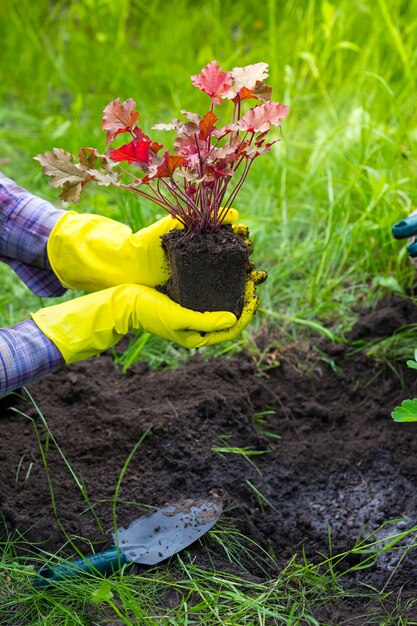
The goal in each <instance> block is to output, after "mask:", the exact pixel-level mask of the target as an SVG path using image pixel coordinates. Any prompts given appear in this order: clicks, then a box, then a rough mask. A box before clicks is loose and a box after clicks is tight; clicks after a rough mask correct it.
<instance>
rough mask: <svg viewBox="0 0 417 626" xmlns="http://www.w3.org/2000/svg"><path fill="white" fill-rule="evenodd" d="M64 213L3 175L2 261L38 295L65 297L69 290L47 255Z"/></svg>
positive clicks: (0, 203) (0, 196)
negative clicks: (52, 235) (54, 232)
mask: <svg viewBox="0 0 417 626" xmlns="http://www.w3.org/2000/svg"><path fill="white" fill-rule="evenodd" d="M63 213H64V211H61V210H59V209H56V208H55V207H54V206H52V204H51V203H50V202H47V201H46V200H42V199H41V198H38V197H36V196H34V195H32V194H31V193H29V192H28V191H26V190H25V189H22V188H21V187H19V186H18V185H16V183H14V182H13V181H12V180H10V179H9V178H6V177H5V176H4V175H3V174H2V173H1V172H0V260H1V261H4V262H5V263H7V264H8V265H10V267H11V268H12V269H13V270H14V271H15V272H16V274H18V276H19V278H21V279H22V280H23V282H24V283H25V284H26V285H27V286H28V287H29V289H30V290H31V291H33V293H35V294H36V295H37V296H43V297H54V296H62V294H64V293H65V291H66V289H65V287H63V286H62V285H61V283H60V282H59V280H58V278H57V277H56V276H55V274H54V273H53V271H52V270H51V266H50V264H49V261H48V257H47V253H46V242H47V241H48V237H49V234H50V232H51V230H52V228H53V227H54V226H55V224H56V222H57V221H58V219H59V218H60V217H61V215H63Z"/></svg>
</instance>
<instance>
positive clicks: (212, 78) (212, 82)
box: [191, 61, 232, 104]
mask: <svg viewBox="0 0 417 626" xmlns="http://www.w3.org/2000/svg"><path fill="white" fill-rule="evenodd" d="M191 81H192V83H193V85H194V86H195V87H197V88H198V89H200V90H201V91H204V93H206V94H208V95H209V96H210V98H211V99H212V102H213V104H221V101H222V99H223V98H225V97H226V94H227V93H228V92H229V91H230V88H231V86H232V77H231V75H230V73H229V72H222V68H221V67H220V66H219V65H217V63H216V61H211V62H210V63H209V64H208V65H206V67H204V68H203V69H202V70H201V72H200V74H196V75H195V76H191Z"/></svg>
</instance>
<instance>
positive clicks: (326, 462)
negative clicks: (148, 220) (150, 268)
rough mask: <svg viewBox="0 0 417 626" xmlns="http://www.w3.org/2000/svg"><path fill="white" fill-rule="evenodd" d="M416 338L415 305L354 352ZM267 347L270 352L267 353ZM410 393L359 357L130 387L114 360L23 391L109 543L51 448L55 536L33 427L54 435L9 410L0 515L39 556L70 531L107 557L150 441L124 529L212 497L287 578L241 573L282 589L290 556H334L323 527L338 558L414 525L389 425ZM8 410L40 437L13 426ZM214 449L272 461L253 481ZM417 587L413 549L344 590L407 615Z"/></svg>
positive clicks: (243, 462)
mask: <svg viewBox="0 0 417 626" xmlns="http://www.w3.org/2000/svg"><path fill="white" fill-rule="evenodd" d="M411 323H417V308H416V307H415V305H413V304H412V302H411V301H410V300H408V299H407V298H402V297H399V296H398V297H397V296H396V297H393V298H387V299H385V300H383V301H381V302H380V303H379V305H378V307H376V308H375V309H374V310H372V311H368V312H366V313H363V314H361V316H360V318H359V321H358V323H357V324H356V325H355V327H354V328H353V329H352V332H351V338H352V340H353V339H355V340H358V339H364V340H365V339H366V340H374V339H376V338H378V337H383V336H388V335H391V334H392V333H394V332H395V331H396V330H397V329H398V328H400V327H402V326H404V325H406V324H411ZM270 339H271V338H270V337H268V338H267V340H268V342H270ZM258 340H259V344H260V347H261V348H262V345H261V344H262V341H264V340H265V338H262V337H261V336H260V337H259V338H258ZM269 345H270V343H269ZM416 387H417V376H416V373H415V371H414V370H411V369H409V368H407V367H404V366H403V365H400V364H397V365H396V367H392V364H386V363H382V362H379V363H378V362H375V361H374V360H373V359H371V358H370V357H368V356H367V355H366V353H365V352H364V351H363V350H352V347H351V346H345V345H340V344H331V343H328V342H327V340H326V341H323V339H317V341H316V342H315V344H314V345H310V347H309V349H308V350H305V349H303V348H302V347H301V346H296V345H293V346H289V347H287V348H285V349H283V350H278V349H272V348H270V349H268V350H265V354H264V358H263V362H262V365H261V366H259V363H258V364H255V362H254V361H253V359H252V358H251V356H250V355H248V354H244V353H242V354H238V355H235V356H233V357H232V358H230V359H223V358H215V359H210V360H204V359H203V357H202V356H200V355H198V354H197V355H196V356H193V357H192V358H191V359H189V360H188V361H187V362H186V364H185V365H184V366H182V367H181V368H179V369H177V370H168V369H166V370H162V371H151V370H150V369H149V367H148V365H147V364H146V363H139V364H137V365H136V366H134V367H133V368H132V369H131V370H130V371H129V372H128V373H127V374H126V375H123V374H122V373H121V372H119V371H118V370H117V369H116V367H115V365H114V364H113V360H112V357H111V355H109V354H105V355H102V356H99V357H96V358H94V359H90V360H88V361H85V362H83V363H79V364H74V365H72V366H69V367H66V368H62V369H59V370H57V371H56V372H54V373H52V374H50V375H49V376H47V377H45V378H43V379H41V380H39V381H37V382H35V383H33V384H32V385H30V386H29V387H28V389H29V390H30V393H31V394H32V395H33V397H34V399H35V401H36V402H37V404H38V406H39V409H40V410H41V412H42V413H43V415H44V416H45V418H46V419H47V421H48V424H49V427H50V429H51V431H52V433H53V435H54V436H55V438H56V440H57V442H58V443H59V445H60V446H61V448H62V451H63V453H64V454H65V456H66V458H67V459H68V461H69V463H70V464H71V467H72V468H73V470H74V471H75V472H76V474H77V475H78V477H80V478H81V479H82V480H83V482H84V484H85V487H86V489H87V492H88V494H89V496H90V499H91V503H92V504H94V510H95V513H96V515H97V516H98V517H99V519H100V520H101V522H102V524H103V527H104V530H105V532H104V533H103V532H100V530H99V529H98V527H97V524H96V522H95V520H94V517H93V515H92V514H91V512H90V511H89V510H88V507H87V506H86V502H85V501H84V500H83V498H82V496H81V494H80V491H79V490H78V488H77V486H76V484H75V481H74V479H73V477H72V476H71V474H70V472H69V470H68V468H67V466H66V465H65V463H64V462H63V460H62V458H61V457H60V455H59V453H58V452H57V450H56V448H55V447H54V445H52V443H51V442H50V445H49V452H48V464H49V467H50V470H51V472H50V477H51V481H52V485H53V489H54V495H55V501H56V506H57V510H58V516H59V520H60V524H61V527H60V525H59V524H58V523H57V521H56V519H55V517H54V512H53V508H52V504H51V496H50V492H49V488H48V482H47V479H46V476H45V471H44V467H43V463H42V459H41V456H40V452H39V446H38V443H37V438H36V434H35V430H34V424H36V427H37V429H38V432H39V434H40V438H41V441H42V442H45V437H46V435H45V429H44V427H43V426H42V423H41V421H40V419H39V417H37V416H36V411H35V410H34V408H33V407H32V406H31V405H30V404H29V403H28V402H27V401H25V400H17V399H16V398H15V397H13V396H9V397H8V398H5V399H4V400H3V401H2V403H1V407H0V426H1V439H0V461H1V466H2V468H3V469H2V480H1V483H0V512H1V515H2V516H3V517H4V519H5V520H6V525H7V527H8V529H9V530H11V531H13V530H15V529H19V530H20V531H21V532H23V533H25V537H26V539H27V540H30V541H33V542H34V543H36V545H38V546H40V547H41V548H42V549H43V550H48V551H51V552H53V551H56V550H58V549H60V548H61V547H62V545H63V544H64V543H65V541H66V537H65V535H64V533H63V529H64V530H65V532H66V533H69V534H70V535H74V536H77V537H85V538H86V539H89V540H91V542H92V543H94V545H95V547H96V548H97V549H100V548H104V547H106V546H107V545H108V543H109V539H110V531H111V530H112V524H113V522H112V499H113V496H114V494H115V490H116V485H117V482H118V479H119V477H120V475H121V472H122V468H123V467H124V464H125V462H126V459H127V457H128V455H129V453H131V451H132V448H133V446H134V445H135V443H136V442H137V441H138V440H139V439H140V438H141V437H142V436H143V435H144V433H145V432H146V431H147V429H150V430H149V432H148V434H147V435H146V437H145V438H144V440H143V442H142V443H141V445H140V446H139V448H138V449H137V451H136V452H135V454H134V456H133V458H132V459H131V461H130V463H129V465H128V467H127V469H126V473H125V475H124V478H123V480H122V483H121V489H120V493H119V500H120V502H119V505H118V520H119V522H120V524H123V525H126V524H127V523H129V522H130V521H131V520H132V519H134V518H135V517H138V515H140V514H141V509H140V508H139V506H138V505H139V504H141V505H154V506H161V505H163V504H165V503H167V502H170V501H173V500H181V499H184V498H199V497H205V496H207V495H209V494H217V495H219V496H220V497H221V498H222V499H223V501H224V508H225V512H224V514H223V516H222V519H223V521H226V522H227V523H228V524H230V525H231V526H232V527H234V528H236V529H237V530H239V531H240V532H241V533H242V534H244V535H246V536H247V537H249V538H250V539H252V540H254V541H255V542H257V543H258V544H259V545H261V546H262V547H263V548H264V549H266V550H268V551H269V553H270V554H272V555H274V556H275V559H276V563H277V564H276V568H274V566H272V565H271V566H270V569H268V571H265V570H264V569H262V568H261V562H259V565H258V564H257V563H255V562H254V561H252V562H249V561H248V562H247V563H246V562H245V555H244V552H243V551H242V559H243V560H242V566H245V565H246V566H247V567H248V568H249V569H250V571H251V573H252V575H254V576H257V577H258V579H262V578H267V577H269V576H274V575H276V573H277V572H278V571H280V570H281V568H282V567H283V566H284V564H286V563H287V562H288V561H289V559H290V558H291V557H292V556H293V555H298V557H297V558H298V559H299V560H301V559H302V556H301V555H302V551H303V550H304V551H305V553H306V555H307V558H308V559H311V560H313V561H316V562H318V561H320V560H322V559H323V558H324V557H323V555H328V554H329V535H328V532H329V527H330V529H331V542H332V550H333V553H334V554H336V553H341V552H344V551H349V550H351V548H352V547H353V545H354V544H355V542H356V541H357V540H358V538H360V537H364V536H366V535H368V534H369V533H371V532H373V531H375V530H376V529H379V530H378V532H377V534H376V538H379V539H382V538H384V537H387V536H388V535H390V534H393V533H398V532H400V531H403V530H406V529H408V528H410V527H413V526H414V525H415V524H416V523H417V424H398V423H395V422H394V421H393V420H392V419H391V416H390V413H391V411H392V409H393V408H394V407H395V406H396V405H398V404H400V403H401V401H402V400H403V399H404V398H410V397H414V396H415V395H417V393H416V391H417V388H416ZM12 405H14V406H15V407H17V408H18V409H19V410H21V411H23V412H24V413H26V414H27V415H28V416H30V417H32V418H33V421H31V420H30V419H28V417H24V416H22V415H19V414H16V412H13V411H12V410H11V406H12ZM271 434H272V435H273V436H271ZM215 446H220V447H226V446H230V447H238V448H246V449H250V450H255V451H263V452H264V454H260V455H257V456H252V457H249V459H250V460H251V461H252V462H253V463H255V465H256V467H254V466H253V465H252V464H251V463H249V462H248V459H245V458H244V457H243V456H242V455H239V454H232V453H223V454H220V453H219V452H216V451H214V450H213V447H215ZM251 485H252V486H253V487H251ZM254 488H256V490H257V491H258V492H259V493H261V494H262V498H259V497H258V496H257V494H256V493H255V489H254ZM134 503H136V505H135V504H134ZM268 503H269V504H268ZM393 520H395V521H393ZM385 522H389V524H387V525H386V526H385V527H383V528H382V529H381V525H382V524H384V523H385ZM1 532H4V529H3V531H0V534H1ZM409 541H410V537H408V542H409ZM78 545H79V546H80V548H81V549H82V550H83V551H84V552H86V553H89V552H90V551H91V546H88V545H86V544H83V543H80V542H78ZM213 550H214V554H215V565H216V567H218V568H220V569H228V568H230V567H231V565H230V563H229V562H228V561H226V559H225V555H224V553H223V552H222V551H221V550H220V548H218V549H216V548H215V547H214V548H213ZM70 552H71V550H70ZM192 553H193V556H194V558H196V559H197V561H198V559H199V558H201V559H204V554H206V552H205V550H204V549H203V548H202V547H201V545H200V544H198V543H197V544H194V546H193V547H192ZM73 554H74V553H73ZM359 562H360V557H359V556H358V555H356V556H355V555H352V554H350V555H347V557H346V559H344V560H343V561H342V562H341V563H340V564H339V565H338V568H339V571H342V570H348V569H349V568H351V567H352V566H353V565H357V564H358V563H359ZM416 576H417V553H416V551H415V550H409V551H407V545H404V546H402V547H401V549H399V550H398V551H391V552H389V553H388V556H381V557H379V558H378V559H377V561H376V563H375V565H374V566H373V567H372V568H370V569H363V570H361V571H359V572H353V573H348V574H346V575H345V576H344V578H343V581H344V584H345V585H348V586H351V587H352V588H353V589H357V588H360V589H362V591H363V587H358V585H359V582H361V583H364V582H365V583H367V584H369V585H372V586H373V587H375V588H377V589H382V588H383V587H384V585H385V584H387V587H386V590H387V591H390V590H391V591H393V592H394V596H393V597H394V598H395V597H396V595H395V594H397V593H399V592H400V590H401V598H402V599H403V601H404V602H405V601H406V600H407V598H415V580H416ZM355 608H356V609H357V610H358V611H359V612H360V614H361V615H363V606H361V607H355V606H350V605H349V606H348V607H344V608H343V607H340V606H339V607H333V608H332V609H331V610H330V609H329V611H330V614H329V613H326V614H324V613H323V614H322V615H321V614H318V617H317V619H321V620H323V621H322V623H325V624H333V623H335V624H336V623H337V624H338V623H341V622H339V621H337V619H338V618H337V615H339V617H340V619H341V618H342V617H343V618H347V617H350V618H353V616H354V615H355ZM326 610H327V609H326ZM344 612H345V613H344ZM335 616H336V617H335ZM411 617H413V618H415V617H416V616H415V615H411V613H410V615H409V618H410V619H411ZM358 619H359V618H358ZM332 620H333V621H332ZM349 623H358V624H360V623H363V622H361V621H360V620H359V621H357V622H356V621H349ZM390 623H391V622H390ZM393 623H394V622H393ZM401 623H403V622H401Z"/></svg>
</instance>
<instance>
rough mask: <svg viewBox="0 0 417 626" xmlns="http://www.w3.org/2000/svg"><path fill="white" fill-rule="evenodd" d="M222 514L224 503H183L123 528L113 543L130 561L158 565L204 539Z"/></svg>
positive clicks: (218, 501) (214, 500) (202, 500)
mask: <svg viewBox="0 0 417 626" xmlns="http://www.w3.org/2000/svg"><path fill="white" fill-rule="evenodd" d="M222 510H223V505H222V503H221V501H220V500H216V499H210V500H206V499H200V500H183V501H181V502H177V503H176V504H171V505H168V506H166V507H163V508H162V509H158V510H157V511H155V512H154V513H151V514H150V515H146V516H145V517H140V518H139V519H137V520H135V521H133V522H132V523H131V524H129V526H128V527H127V528H123V527H122V528H119V529H118V530H117V531H116V532H115V533H113V541H114V543H115V545H116V546H117V547H118V548H119V550H121V551H122V552H123V554H124V555H125V556H126V557H127V559H128V560H129V561H135V562H136V563H143V564H145V565H155V563H160V562H161V561H164V560H165V559H167V558H169V557H170V556H172V555H173V554H176V553H177V552H179V551H180V550H182V549H183V548H186V547H187V546H189V545H190V544H191V543H193V542H194V541H196V540H197V539H199V538H200V537H202V536H203V535H204V533H206V532H207V531H208V530H210V528H212V526H214V524H215V523H216V522H217V520H218V519H219V517H220V515H221V512H222Z"/></svg>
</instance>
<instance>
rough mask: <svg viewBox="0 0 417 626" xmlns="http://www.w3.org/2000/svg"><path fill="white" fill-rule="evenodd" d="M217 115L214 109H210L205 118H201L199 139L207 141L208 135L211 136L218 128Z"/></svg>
mask: <svg viewBox="0 0 417 626" xmlns="http://www.w3.org/2000/svg"><path fill="white" fill-rule="evenodd" d="M216 122H217V117H216V116H215V115H214V113H213V112H212V111H209V112H208V113H206V114H205V116H204V117H203V119H202V120H201V122H200V124H199V126H200V134H199V139H202V140H203V141H205V140H206V139H207V138H208V137H210V135H211V133H212V132H213V131H214V130H215V129H216Z"/></svg>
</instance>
